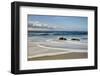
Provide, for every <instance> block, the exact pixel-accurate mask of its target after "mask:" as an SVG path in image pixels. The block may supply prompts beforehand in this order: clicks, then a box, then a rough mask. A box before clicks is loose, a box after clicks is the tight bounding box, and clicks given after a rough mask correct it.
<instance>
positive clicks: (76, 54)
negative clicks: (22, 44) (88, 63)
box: [28, 52, 88, 61]
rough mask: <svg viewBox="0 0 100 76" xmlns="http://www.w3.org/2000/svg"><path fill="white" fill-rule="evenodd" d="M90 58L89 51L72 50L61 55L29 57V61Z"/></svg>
mask: <svg viewBox="0 0 100 76" xmlns="http://www.w3.org/2000/svg"><path fill="white" fill-rule="evenodd" d="M84 58H88V53H87V52H84V53H82V52H71V53H65V54H59V55H51V56H41V57H33V58H28V61H37V60H60V59H84Z"/></svg>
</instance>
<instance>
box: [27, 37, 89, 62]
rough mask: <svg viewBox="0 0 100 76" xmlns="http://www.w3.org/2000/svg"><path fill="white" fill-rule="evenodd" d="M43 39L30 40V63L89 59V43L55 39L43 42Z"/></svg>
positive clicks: (46, 39)
mask: <svg viewBox="0 0 100 76" xmlns="http://www.w3.org/2000/svg"><path fill="white" fill-rule="evenodd" d="M41 38H42V37H37V38H35V37H30V38H28V60H29V61H34V60H58V59H82V58H88V52H87V43H82V42H80V41H71V40H66V41H63V40H57V39H55V38H45V39H44V40H43V39H41ZM56 38H57V37H56ZM35 39H36V40H39V41H36V40H35Z"/></svg>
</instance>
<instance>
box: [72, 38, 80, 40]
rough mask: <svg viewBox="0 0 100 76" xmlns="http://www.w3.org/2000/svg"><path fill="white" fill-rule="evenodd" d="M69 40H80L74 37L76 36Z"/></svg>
mask: <svg viewBox="0 0 100 76" xmlns="http://www.w3.org/2000/svg"><path fill="white" fill-rule="evenodd" d="M71 40H74V41H80V39H76V38H72V39H71Z"/></svg>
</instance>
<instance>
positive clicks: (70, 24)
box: [28, 15, 88, 31]
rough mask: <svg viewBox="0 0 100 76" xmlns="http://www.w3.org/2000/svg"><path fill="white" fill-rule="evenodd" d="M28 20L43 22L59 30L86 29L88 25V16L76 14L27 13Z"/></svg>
mask: <svg viewBox="0 0 100 76" xmlns="http://www.w3.org/2000/svg"><path fill="white" fill-rule="evenodd" d="M30 22H33V23H38V24H45V26H47V27H52V28H54V29H53V30H59V31H87V27H88V18H87V17H78V16H50V15H49V16H47V15H45V16H44V15H28V23H30ZM39 29H40V27H39ZM42 29H43V28H42V26H41V30H42Z"/></svg>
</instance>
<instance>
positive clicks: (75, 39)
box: [59, 37, 80, 41]
mask: <svg viewBox="0 0 100 76" xmlns="http://www.w3.org/2000/svg"><path fill="white" fill-rule="evenodd" d="M59 40H67V38H64V37H59ZM71 40H73V41H80V39H77V38H72V39H71Z"/></svg>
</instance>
